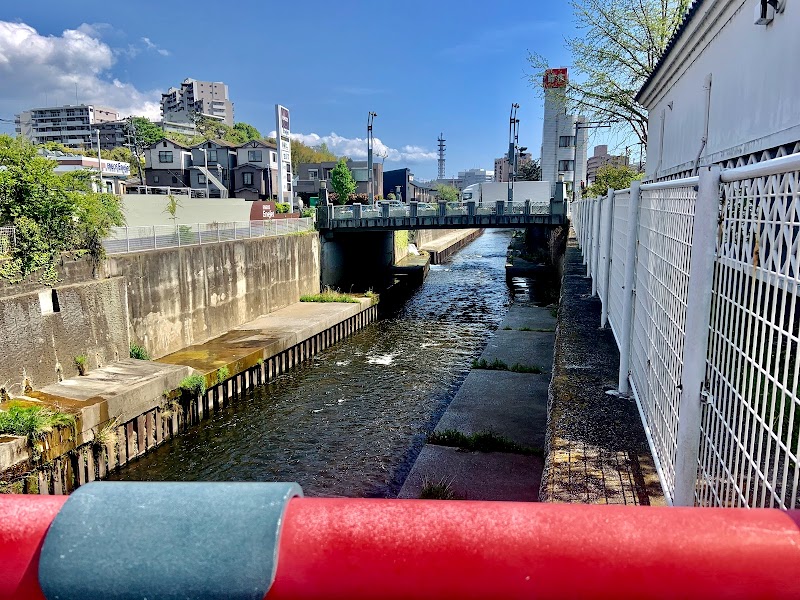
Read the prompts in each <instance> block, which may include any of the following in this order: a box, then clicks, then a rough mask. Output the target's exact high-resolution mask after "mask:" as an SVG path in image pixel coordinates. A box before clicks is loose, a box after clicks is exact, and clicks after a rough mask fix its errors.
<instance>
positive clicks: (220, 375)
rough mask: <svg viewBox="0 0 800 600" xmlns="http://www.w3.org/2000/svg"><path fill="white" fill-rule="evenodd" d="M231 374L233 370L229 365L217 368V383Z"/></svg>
mask: <svg viewBox="0 0 800 600" xmlns="http://www.w3.org/2000/svg"><path fill="white" fill-rule="evenodd" d="M230 376H231V371H230V369H229V368H228V367H220V368H219V369H217V383H222V382H223V381H225V380H226V379H227V378H228V377H230Z"/></svg>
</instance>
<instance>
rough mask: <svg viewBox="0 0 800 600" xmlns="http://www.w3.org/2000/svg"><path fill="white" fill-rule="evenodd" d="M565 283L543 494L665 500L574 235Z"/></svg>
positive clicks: (579, 499) (590, 499) (588, 500)
mask: <svg viewBox="0 0 800 600" xmlns="http://www.w3.org/2000/svg"><path fill="white" fill-rule="evenodd" d="M564 269H565V270H564V279H563V283H562V288H561V302H560V306H559V318H558V332H557V336H556V347H555V357H554V364H553V381H552V384H551V396H552V398H551V404H550V409H549V422H548V440H547V450H548V454H547V459H546V467H545V475H544V480H543V482H542V493H541V495H542V500H543V501H548V502H574V503H584V504H651V505H659V504H664V497H663V494H662V491H661V485H660V483H659V479H658V475H657V472H656V469H655V465H654V463H653V458H652V456H651V454H650V449H649V446H648V444H647V438H646V436H645V432H644V428H643V426H642V421H641V419H640V418H639V412H638V410H637V408H636V403H635V402H634V400H632V399H620V398H616V397H614V396H610V395H608V394H606V393H605V392H606V390H613V389H616V386H617V371H618V366H619V352H618V351H617V346H616V342H615V340H614V335H613V333H612V332H611V329H610V328H607V329H599V325H600V300H599V299H598V298H596V297H595V298H592V297H591V280H589V279H587V278H586V277H585V275H586V267H585V266H584V265H583V260H582V257H581V253H580V250H579V249H578V248H577V245H576V243H575V240H574V239H570V240H569V243H568V247H567V254H566V257H565V265H564Z"/></svg>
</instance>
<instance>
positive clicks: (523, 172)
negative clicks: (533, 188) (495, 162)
mask: <svg viewBox="0 0 800 600" xmlns="http://www.w3.org/2000/svg"><path fill="white" fill-rule="evenodd" d="M541 180H542V164H541V163H540V162H539V159H538V158H534V159H531V160H530V161H527V160H526V161H525V162H524V163H522V164H521V165H519V166H518V167H517V181H541Z"/></svg>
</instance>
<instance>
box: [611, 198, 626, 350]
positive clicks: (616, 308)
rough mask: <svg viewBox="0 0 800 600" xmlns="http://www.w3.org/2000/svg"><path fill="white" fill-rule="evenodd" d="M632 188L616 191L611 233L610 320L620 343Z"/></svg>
mask: <svg viewBox="0 0 800 600" xmlns="http://www.w3.org/2000/svg"><path fill="white" fill-rule="evenodd" d="M630 204H631V192H630V190H619V191H617V192H615V193H614V208H613V213H612V233H611V265H610V268H609V286H608V320H609V324H610V325H611V329H612V330H613V331H614V337H616V339H617V344H618V345H619V338H620V335H621V332H622V307H623V289H624V287H625V251H626V248H627V245H628V213H629V212H630Z"/></svg>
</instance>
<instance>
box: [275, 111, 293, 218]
mask: <svg viewBox="0 0 800 600" xmlns="http://www.w3.org/2000/svg"><path fill="white" fill-rule="evenodd" d="M275 131H277V132H278V135H277V138H278V139H277V142H278V202H289V203H291V202H292V149H291V145H290V142H289V134H290V123H289V109H288V108H286V107H285V106H281V105H280V104H276V105H275Z"/></svg>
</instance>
